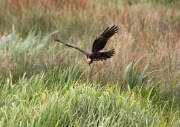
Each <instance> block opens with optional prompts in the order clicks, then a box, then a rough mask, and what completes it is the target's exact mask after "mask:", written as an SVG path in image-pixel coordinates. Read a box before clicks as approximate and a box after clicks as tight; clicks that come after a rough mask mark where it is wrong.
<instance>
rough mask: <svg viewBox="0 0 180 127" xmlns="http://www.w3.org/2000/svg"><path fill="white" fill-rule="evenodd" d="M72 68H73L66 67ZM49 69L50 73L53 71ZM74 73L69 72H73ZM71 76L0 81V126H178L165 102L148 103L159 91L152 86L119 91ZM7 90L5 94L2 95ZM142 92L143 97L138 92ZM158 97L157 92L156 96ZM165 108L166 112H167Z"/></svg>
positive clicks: (171, 106)
mask: <svg viewBox="0 0 180 127" xmlns="http://www.w3.org/2000/svg"><path fill="white" fill-rule="evenodd" d="M71 70H72V68H71ZM54 71H57V70H52V71H51V72H49V73H54ZM72 72H73V71H72ZM75 75H76V74H71V75H70V76H68V77H67V79H66V81H65V82H64V81H63V80H64V79H65V78H64V77H66V76H67V72H66V71H65V72H60V71H59V72H58V73H56V75H49V74H45V73H40V74H38V75H34V76H32V77H31V78H29V79H27V78H26V77H25V76H23V77H22V78H21V79H19V81H18V82H16V83H15V84H13V81H12V78H13V77H10V78H9V79H1V103H0V104H1V110H0V117H1V125H2V126H137V125H138V126H152V127H153V126H178V125H179V122H180V118H179V113H180V112H179V111H178V110H175V111H174V110H173V105H171V104H170V103H169V101H166V102H163V101H161V100H158V103H159V104H161V105H162V106H158V105H155V104H154V103H153V101H155V100H157V98H154V97H155V96H157V94H158V93H159V92H154V93H152V91H153V89H154V87H155V86H156V85H155V84H152V85H151V87H146V88H147V89H146V90H145V89H144V88H145V87H136V89H133V90H131V89H128V88H127V89H126V90H123V91H122V89H121V86H119V85H118V84H114V86H111V85H110V84H107V85H106V86H105V87H103V88H102V87H101V86H99V85H97V84H92V85H91V86H90V85H89V84H87V83H82V82H81V81H80V80H74V76H75ZM7 91H8V92H7ZM143 91H145V92H144V94H142V93H143ZM161 94H162V93H161ZM167 106H170V107H168V109H169V108H170V109H171V110H166V108H167Z"/></svg>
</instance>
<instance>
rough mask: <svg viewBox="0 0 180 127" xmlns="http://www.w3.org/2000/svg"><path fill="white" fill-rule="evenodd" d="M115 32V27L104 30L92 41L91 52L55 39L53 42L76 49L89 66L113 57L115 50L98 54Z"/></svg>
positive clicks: (116, 28)
mask: <svg viewBox="0 0 180 127" xmlns="http://www.w3.org/2000/svg"><path fill="white" fill-rule="evenodd" d="M117 32H118V27H117V26H115V25H114V26H112V27H111V28H109V27H108V28H106V29H105V31H104V32H103V33H102V34H101V35H100V37H98V38H96V39H95V40H94V43H93V45H92V51H85V50H83V49H81V48H79V47H77V46H75V45H70V44H67V43H65V42H62V41H61V40H59V39H58V38H55V41H57V42H60V43H62V44H64V45H65V46H67V47H71V48H74V49H77V50H79V51H80V52H82V53H84V54H85V55H86V57H87V62H88V64H89V65H90V64H91V63H92V62H93V61H99V60H106V59H108V58H111V57H112V56H113V55H114V53H115V49H111V50H109V51H106V52H100V50H102V49H103V48H104V47H105V45H106V43H107V41H108V40H109V39H110V37H112V36H113V35H114V34H115V33H117Z"/></svg>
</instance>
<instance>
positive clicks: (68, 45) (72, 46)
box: [54, 38, 88, 55]
mask: <svg viewBox="0 0 180 127" xmlns="http://www.w3.org/2000/svg"><path fill="white" fill-rule="evenodd" d="M54 40H55V41H57V42H60V43H62V44H64V45H65V46H67V47H71V48H74V49H77V50H79V51H80V52H82V53H84V54H85V55H88V52H87V51H85V50H83V49H81V48H79V47H77V46H74V45H70V44H67V43H65V42H62V41H61V40H59V39H58V38H55V39H54Z"/></svg>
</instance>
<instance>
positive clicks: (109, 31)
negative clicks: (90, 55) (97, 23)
mask: <svg viewBox="0 0 180 127" xmlns="http://www.w3.org/2000/svg"><path fill="white" fill-rule="evenodd" d="M117 32H118V27H117V26H115V25H114V26H112V27H111V28H109V27H108V28H106V30H105V31H104V32H103V33H102V34H101V35H100V37H98V38H96V39H95V41H94V43H93V46H92V52H97V51H99V50H102V49H103V48H104V47H105V45H106V43H107V41H108V40H109V39H110V37H112V36H113V35H114V34H115V33H117Z"/></svg>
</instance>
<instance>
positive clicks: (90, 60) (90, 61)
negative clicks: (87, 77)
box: [87, 58, 93, 66]
mask: <svg viewBox="0 0 180 127" xmlns="http://www.w3.org/2000/svg"><path fill="white" fill-rule="evenodd" d="M92 62H93V60H92V59H91V58H87V63H88V65H89V66H90V64H91V63H92Z"/></svg>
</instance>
